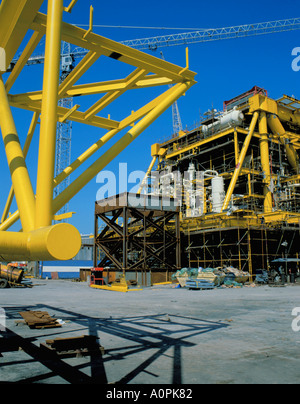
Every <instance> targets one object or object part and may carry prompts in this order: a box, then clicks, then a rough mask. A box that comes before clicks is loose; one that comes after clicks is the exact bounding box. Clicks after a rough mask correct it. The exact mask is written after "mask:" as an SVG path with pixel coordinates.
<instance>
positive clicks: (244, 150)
mask: <svg viewBox="0 0 300 404" xmlns="http://www.w3.org/2000/svg"><path fill="white" fill-rule="evenodd" d="M258 116H259V113H258V112H254V114H253V117H252V121H251V125H250V128H249V132H248V135H247V136H246V139H245V141H244V144H243V148H242V150H241V152H240V155H239V160H238V163H237V165H236V168H235V171H234V173H233V176H232V178H231V181H230V184H229V187H228V190H227V193H226V197H225V200H224V203H223V207H222V211H224V210H226V209H227V208H228V205H229V202H230V199H231V196H232V194H233V191H234V188H235V185H236V182H237V179H238V177H239V175H240V172H241V169H242V166H243V164H244V159H245V156H246V154H247V151H248V147H249V144H250V141H251V139H252V136H253V133H254V130H255V126H256V124H257V120H258Z"/></svg>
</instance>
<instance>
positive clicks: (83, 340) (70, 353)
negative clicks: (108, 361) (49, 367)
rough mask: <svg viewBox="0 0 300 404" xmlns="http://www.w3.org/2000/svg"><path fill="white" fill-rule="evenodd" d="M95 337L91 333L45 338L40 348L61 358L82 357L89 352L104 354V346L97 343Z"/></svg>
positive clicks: (89, 353)
mask: <svg viewBox="0 0 300 404" xmlns="http://www.w3.org/2000/svg"><path fill="white" fill-rule="evenodd" d="M97 339H98V338H97V337H94V336H92V335H82V336H80V337H73V338H57V339H54V340H46V343H41V344H40V348H41V349H43V350H44V352H45V353H47V354H54V355H56V356H59V357H61V358H68V357H74V356H76V357H77V358H79V357H83V356H86V355H91V354H99V353H100V354H101V355H104V353H105V352H104V348H103V347H102V346H101V345H99V344H98V342H97Z"/></svg>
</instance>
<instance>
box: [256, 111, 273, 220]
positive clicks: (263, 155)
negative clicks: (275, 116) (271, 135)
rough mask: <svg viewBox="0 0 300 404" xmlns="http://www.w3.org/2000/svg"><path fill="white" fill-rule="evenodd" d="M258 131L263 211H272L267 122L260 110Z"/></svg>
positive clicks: (265, 115)
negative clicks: (262, 174) (262, 176)
mask: <svg viewBox="0 0 300 404" xmlns="http://www.w3.org/2000/svg"><path fill="white" fill-rule="evenodd" d="M259 133H260V141H259V147H260V160H261V166H262V170H263V172H264V176H265V178H264V183H265V186H264V198H265V199H264V212H265V213H269V212H272V204H273V198H272V192H271V190H270V184H271V170H270V155H269V139H268V124H267V114H266V112H264V111H261V112H260V115H259Z"/></svg>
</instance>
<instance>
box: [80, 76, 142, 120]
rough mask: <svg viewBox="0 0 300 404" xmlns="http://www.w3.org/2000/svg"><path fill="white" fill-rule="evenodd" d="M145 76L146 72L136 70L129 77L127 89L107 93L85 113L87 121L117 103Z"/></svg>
mask: <svg viewBox="0 0 300 404" xmlns="http://www.w3.org/2000/svg"><path fill="white" fill-rule="evenodd" d="M145 74H147V72H146V70H144V69H139V68H138V69H136V70H135V71H134V72H133V73H131V74H130V75H129V76H128V77H127V79H126V84H125V87H124V88H123V89H122V90H117V91H111V92H109V93H107V94H106V95H105V96H104V97H102V98H101V99H100V100H99V101H98V102H96V103H95V104H94V105H92V106H91V107H90V108H89V109H88V110H87V111H86V112H85V119H90V118H91V117H92V116H94V115H96V114H97V113H99V112H100V111H101V110H102V109H103V108H105V107H106V106H107V105H109V104H110V103H111V102H113V101H115V100H116V99H117V98H118V97H120V96H121V95H122V94H124V93H125V92H126V91H127V90H130V89H131V88H132V87H133V86H134V84H135V83H136V82H137V81H138V80H139V79H140V78H141V77H143V76H145Z"/></svg>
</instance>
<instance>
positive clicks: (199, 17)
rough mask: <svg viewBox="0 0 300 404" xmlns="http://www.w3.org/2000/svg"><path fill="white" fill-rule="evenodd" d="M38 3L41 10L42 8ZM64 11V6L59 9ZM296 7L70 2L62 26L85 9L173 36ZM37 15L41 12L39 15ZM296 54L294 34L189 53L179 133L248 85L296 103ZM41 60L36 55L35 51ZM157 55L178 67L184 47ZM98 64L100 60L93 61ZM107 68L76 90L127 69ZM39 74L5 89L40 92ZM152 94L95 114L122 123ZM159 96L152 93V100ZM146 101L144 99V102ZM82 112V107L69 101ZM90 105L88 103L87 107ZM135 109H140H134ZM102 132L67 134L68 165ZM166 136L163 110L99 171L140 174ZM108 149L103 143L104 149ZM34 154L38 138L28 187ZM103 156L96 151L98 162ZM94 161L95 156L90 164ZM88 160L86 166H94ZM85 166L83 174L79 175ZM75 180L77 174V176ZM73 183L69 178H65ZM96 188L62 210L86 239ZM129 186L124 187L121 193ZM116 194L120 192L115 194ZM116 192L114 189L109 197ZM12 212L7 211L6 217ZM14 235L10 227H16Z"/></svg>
mask: <svg viewBox="0 0 300 404" xmlns="http://www.w3.org/2000/svg"><path fill="white" fill-rule="evenodd" d="M45 3H46V2H45ZM65 3H66V5H67V3H68V1H66V2H65ZM297 3H298V2H297V1H296V0H286V1H285V2H281V1H278V0H276V1H264V0H261V1H257V0H253V1H252V2H251V3H249V2H239V3H237V2H236V1H231V0H229V1H226V2H224V1H219V0H216V1H214V2H207V1H205V2H204V1H199V0H197V1H187V2H185V3H184V2H182V1H177V0H172V1H169V0H167V1H165V0H163V1H162V0H161V1H157V0H153V1H152V2H148V3H142V2H140V1H136V0H134V1H128V2H124V1H122V2H121V1H118V0H116V1H114V2H113V3H112V2H102V1H95V0H92V1H90V3H88V2H86V1H83V0H78V3H77V5H76V6H75V8H74V10H73V11H72V14H69V15H68V14H66V13H65V14H64V20H65V21H66V22H70V23H74V24H88V21H89V5H90V4H92V5H93V7H94V24H95V25H113V26H139V27H141V26H143V27H172V28H174V27H177V28H188V29H190V28H195V29H197V28H219V27H228V26H235V25H242V24H248V23H257V22H266V21H273V20H281V19H286V18H293V17H299V16H300V15H299V14H300V13H299V12H298V10H299V7H297ZM43 11H45V7H44V10H43ZM94 31H95V32H96V33H98V34H100V35H103V36H105V37H108V38H110V39H113V40H116V41H124V40H127V39H136V38H145V37H152V36H158V35H166V34H169V33H176V32H183V31H182V30H178V31H176V30H167V29H163V30H161V29H125V28H97V27H95V29H94ZM295 47H300V32H299V31H291V32H284V33H276V34H271V35H264V36H257V37H255V36H252V37H248V38H240V39H234V40H223V41H216V42H207V43H199V44H193V45H189V58H190V60H189V62H190V69H191V70H193V71H195V72H196V73H197V76H196V81H197V84H196V85H195V86H194V87H192V89H190V90H189V91H188V92H187V93H186V96H185V97H182V98H181V99H180V100H179V101H178V105H179V110H180V115H181V120H182V123H183V126H184V127H187V128H191V127H193V126H194V125H195V124H196V123H197V122H198V121H199V116H200V114H203V113H204V112H206V111H207V110H208V109H210V108H211V107H212V106H213V107H214V108H217V109H219V110H220V109H222V106H223V101H224V100H228V99H230V98H232V97H234V96H236V95H238V94H240V93H243V92H245V91H247V90H249V89H250V88H252V87H253V86H254V85H257V86H260V87H263V88H265V89H266V90H267V91H268V93H269V96H270V97H271V98H275V99H276V98H279V97H281V96H282V95H283V94H287V95H293V96H295V97H296V98H300V87H299V80H300V72H294V71H293V70H292V68H291V63H292V60H293V56H292V55H291V53H292V50H293V49H294V48H295ZM40 51H41V53H43V49H42V48H40ZM160 51H163V53H164V57H165V59H166V60H167V61H169V62H172V63H174V64H178V65H181V66H185V47H184V46H175V47H170V48H162V49H158V50H157V51H156V52H154V53H153V52H152V54H153V55H154V56H157V57H160ZM99 62H100V60H99ZM120 66H121V68H119V66H117V64H114V63H112V62H111V61H105V63H104V59H103V62H102V61H101V63H100V64H97V65H96V66H95V67H93V68H92V69H91V70H90V71H89V72H88V73H87V75H86V76H84V78H83V79H82V81H81V82H88V81H90V82H92V81H102V80H108V79H118V78H123V77H125V76H126V75H127V73H128V74H129V72H130V71H131V69H128V68H127V67H125V68H124V65H123V64H120ZM42 72H43V67H42V66H32V67H27V68H26V69H25V70H24V72H23V73H22V76H21V77H20V78H19V80H18V81H17V82H16V84H15V86H14V87H13V88H12V91H11V93H13V94H14V93H19V92H25V91H31V90H38V89H41V86H42ZM157 91H158V90H157V89H152V90H150V91H149V92H148V93H145V94H142V93H141V94H136V93H135V92H132V94H129V95H128V96H127V98H126V97H124V99H123V98H122V99H120V100H119V101H118V103H117V104H116V105H112V106H111V107H108V108H107V109H106V110H104V111H103V114H104V115H107V114H110V113H111V115H112V119H121V118H122V117H125V116H127V115H128V114H129V113H130V111H131V110H132V109H135V108H137V106H138V105H139V103H142V104H141V105H143V102H146V101H147V100H150V99H152V98H153V97H154V96H155V95H156V94H157V93H158V92H157ZM160 92H162V89H160V90H159V93H160ZM149 97H150V98H149ZM75 103H79V104H80V105H81V106H82V110H84V105H85V100H83V101H82V100H80V101H79V100H75ZM89 103H91V100H89ZM141 105H140V106H141ZM13 113H14V117H15V121H16V125H17V129H18V132H19V136H20V138H21V142H22V143H23V142H24V138H25V136H26V133H27V130H28V127H29V124H30V120H31V116H32V115H31V114H30V113H27V112H25V111H20V110H15V109H14V110H13ZM104 133H105V132H103V131H101V130H99V129H95V128H90V127H87V126H83V125H78V124H77V125H76V124H74V126H73V140H72V161H73V160H74V159H76V157H77V156H78V155H79V154H80V153H81V152H82V151H83V150H85V149H86V148H87V147H88V146H90V145H91V144H93V143H94V142H95V141H97V139H98V138H99V137H100V135H102V134H104ZM171 134H172V114H171V108H170V109H169V110H168V111H166V112H165V113H164V114H163V116H161V117H160V118H159V119H158V120H157V121H156V122H155V123H154V124H152V125H151V126H150V127H149V128H148V129H147V130H146V131H145V132H144V133H143V134H141V135H140V137H139V138H138V139H137V140H136V141H135V142H134V143H132V144H131V145H130V146H129V147H128V148H127V149H126V150H125V151H124V152H122V153H121V154H120V155H119V156H118V157H117V158H116V159H115V160H114V161H113V162H112V163H111V164H109V166H107V167H106V170H111V171H114V172H116V173H117V172H118V168H119V163H127V164H128V172H131V171H134V170H142V171H146V170H147V168H148V165H149V163H150V161H151V156H150V150H151V145H152V144H153V143H156V142H158V141H159V140H161V139H164V138H166V137H169V136H170V135H171ZM111 144H112V143H110V145H111ZM37 150H38V131H37V132H36V134H35V140H34V142H33V145H32V149H31V151H30V153H29V155H28V159H27V162H28V168H29V171H30V174H31V175H32V182H33V186H34V187H35V176H36V156H37ZM103 150H107V148H104V149H102V150H101V152H100V154H102V152H103ZM0 157H1V161H2V162H3V163H2V165H1V191H2V192H1V198H0V210H1V213H2V209H3V206H4V203H5V200H6V194H7V192H8V190H9V188H10V177H9V174H8V168H7V162H6V157H5V154H4V152H3V147H1V148H0ZM97 157H99V154H97V155H96V156H95V158H97ZM95 158H94V159H93V160H92V161H94V160H95ZM86 167H87V166H84V167H83V169H84V168H86ZM80 172H82V170H79V171H78V173H80ZM76 177H77V173H76V175H74V177H71V178H72V179H73V178H76ZM99 186H100V184H97V183H96V179H94V180H92V181H91V182H90V183H89V184H88V185H87V186H86V187H85V188H84V189H83V190H82V191H81V192H80V193H79V194H78V195H77V196H76V197H74V198H73V199H72V200H71V202H70V203H69V209H70V210H71V211H74V212H76V215H74V216H73V218H72V219H71V220H70V223H72V224H74V225H75V226H76V227H77V228H78V230H79V231H80V232H81V233H83V234H86V233H92V232H93V220H94V202H95V199H96V194H97V191H98V190H99ZM131 186H132V185H129V188H130V187H131ZM121 190H122V189H121ZM118 191H119V190H118V189H117V192H118ZM14 208H15V205H14V206H13V208H12V211H13V210H14ZM16 229H18V226H16Z"/></svg>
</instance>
